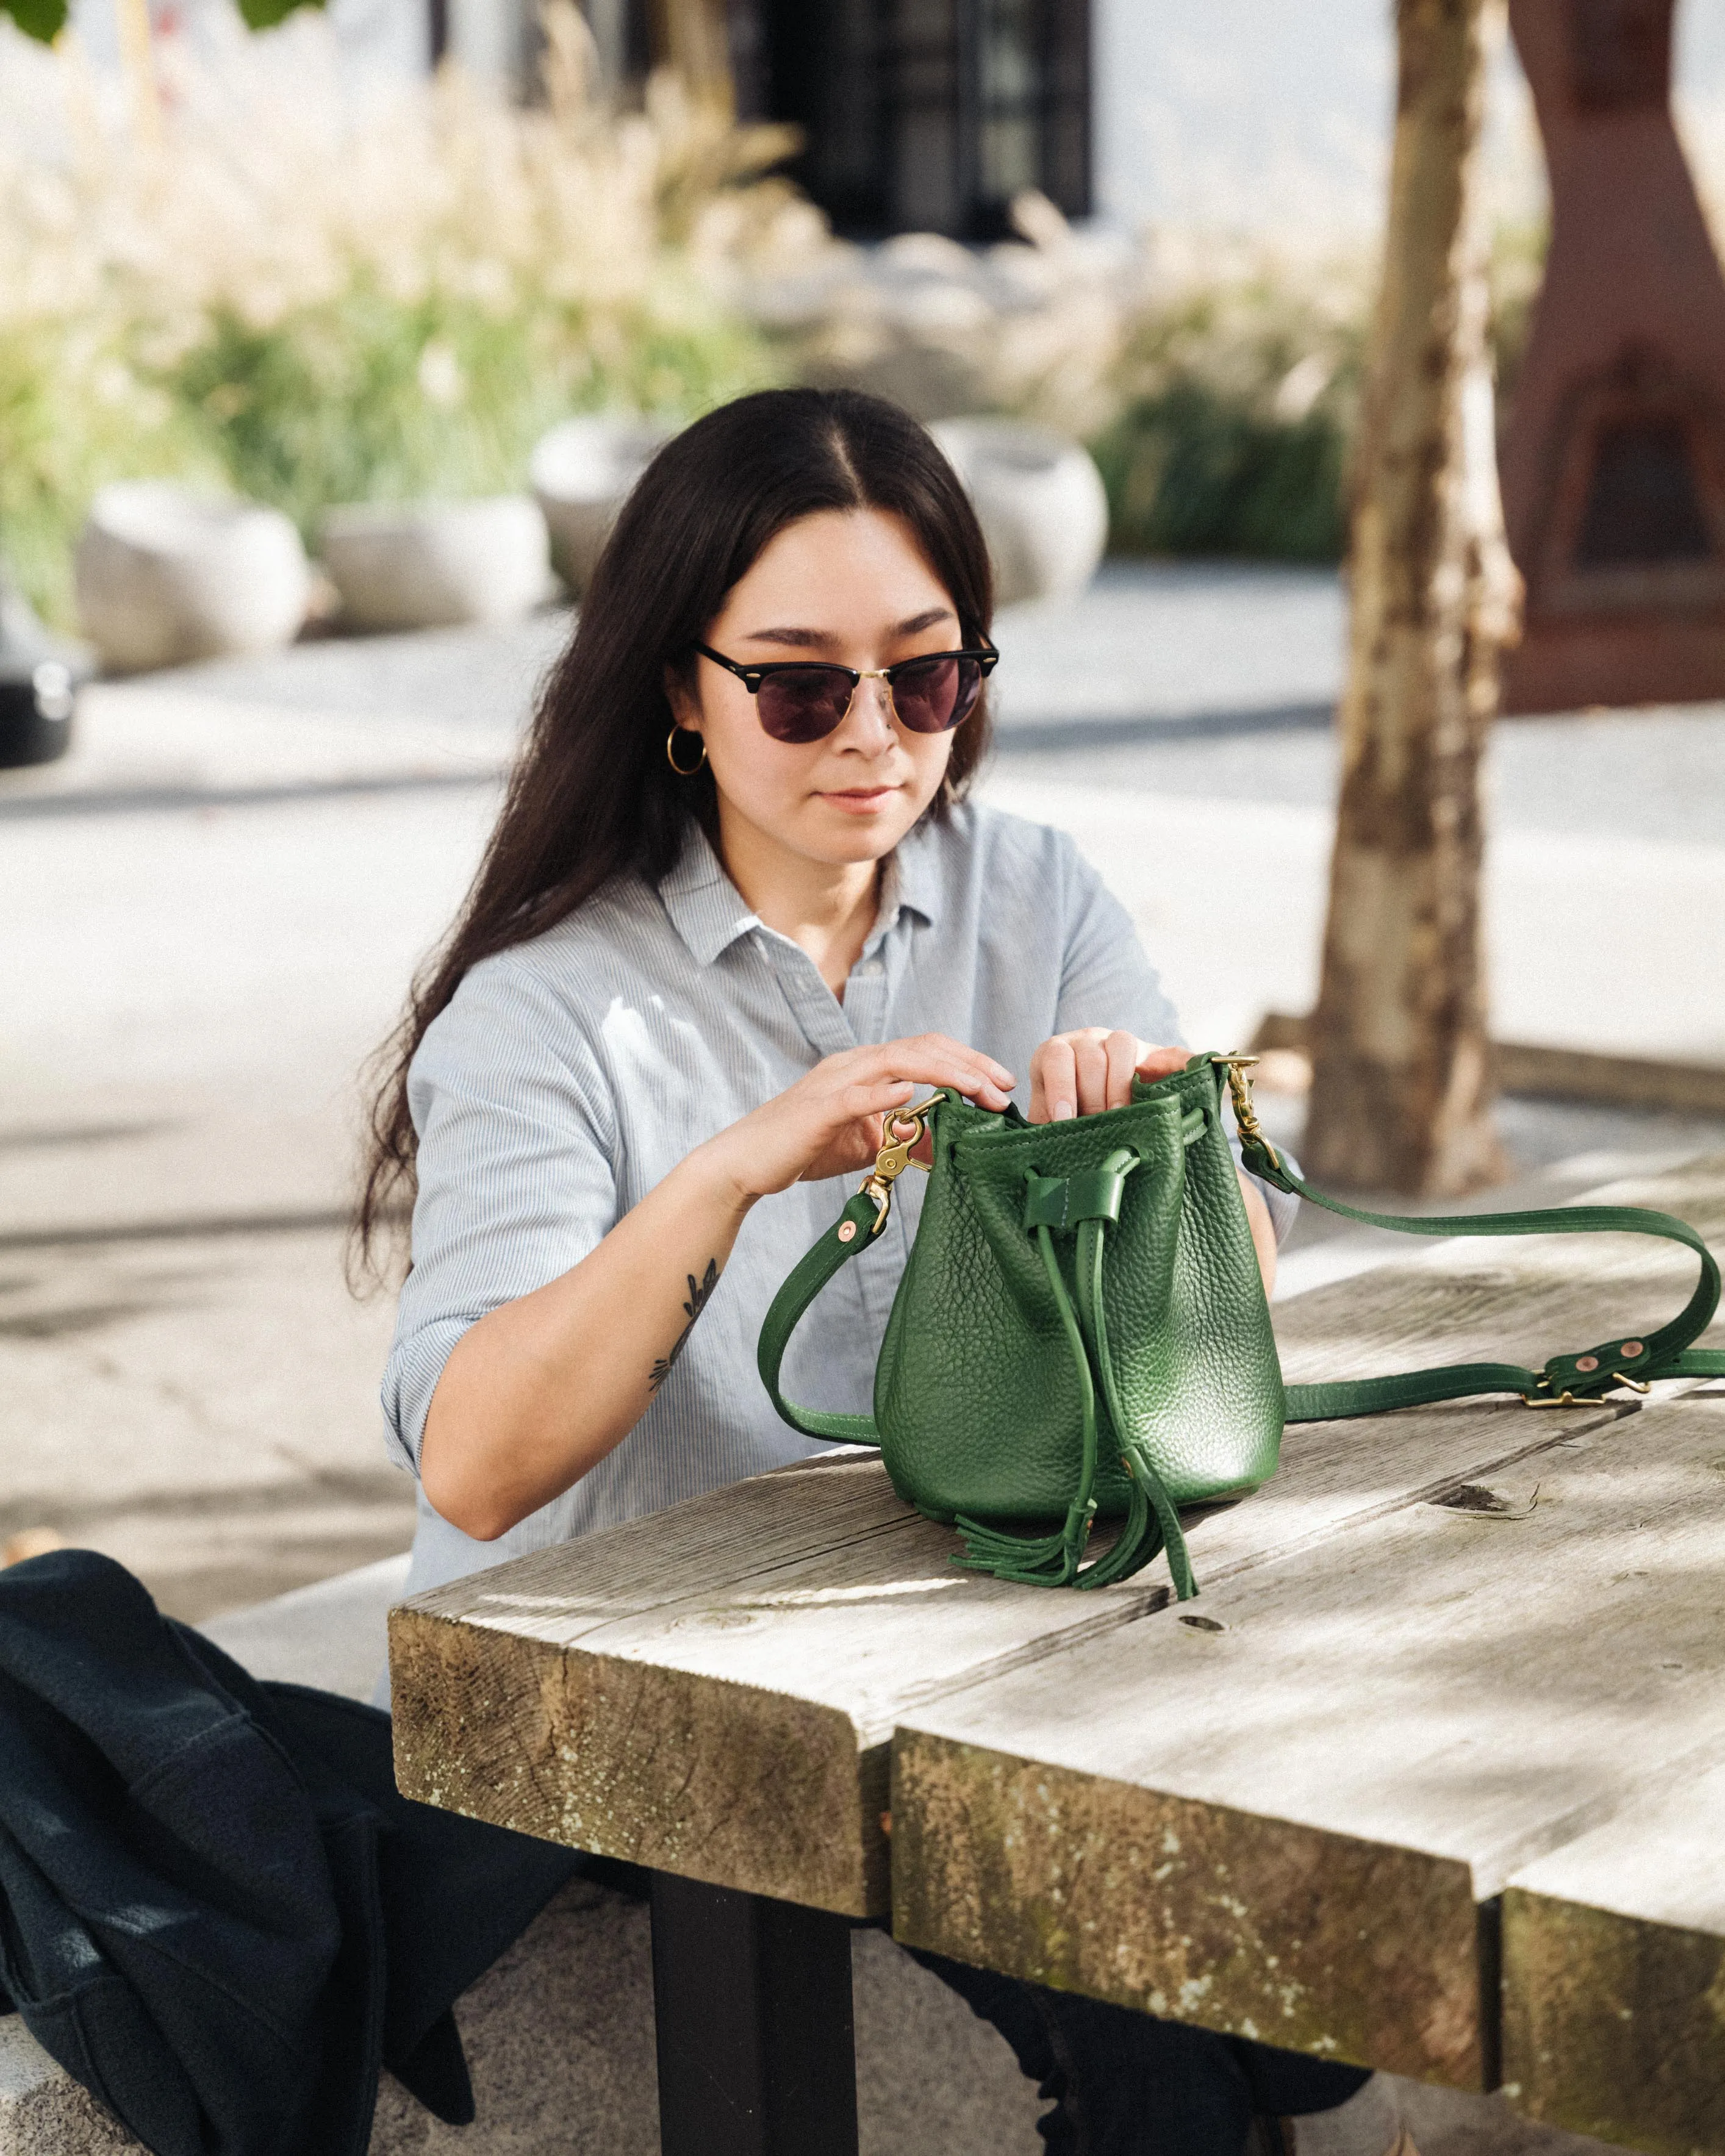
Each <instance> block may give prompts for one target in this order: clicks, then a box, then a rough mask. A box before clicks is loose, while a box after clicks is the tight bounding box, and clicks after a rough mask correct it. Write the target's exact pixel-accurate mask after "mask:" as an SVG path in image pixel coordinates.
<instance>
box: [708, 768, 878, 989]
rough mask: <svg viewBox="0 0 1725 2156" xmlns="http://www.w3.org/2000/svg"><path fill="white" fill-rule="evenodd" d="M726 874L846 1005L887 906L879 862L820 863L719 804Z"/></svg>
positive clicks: (720, 839) (720, 834)
mask: <svg viewBox="0 0 1725 2156" xmlns="http://www.w3.org/2000/svg"><path fill="white" fill-rule="evenodd" d="M719 851H720V854H721V857H722V859H723V860H724V864H725V871H726V875H728V876H729V877H730V878H731V880H732V883H734V884H735V885H737V890H738V891H740V892H741V893H742V896H743V897H744V899H745V900H747V902H748V904H749V906H751V907H752V909H753V911H755V912H757V913H758V914H759V915H760V916H761V918H762V921H765V922H766V924H767V926H768V927H769V928H776V929H777V930H778V932H779V934H780V935H781V936H788V937H790V939H791V941H792V942H793V943H796V944H799V945H800V946H801V947H802V948H803V950H805V951H806V952H808V953H809V957H811V958H813V959H814V962H815V964H816V966H817V967H819V969H820V977H821V978H822V979H823V980H824V982H825V983H826V984H827V986H828V987H829V988H830V989H831V990H832V992H833V993H834V995H835V996H837V997H838V998H839V1001H840V1002H841V1003H842V1002H843V1001H844V998H845V982H846V981H847V980H848V979H849V978H850V969H851V968H852V967H853V966H855V963H856V962H857V960H858V959H859V958H860V957H861V956H862V948H863V946H864V944H865V943H866V942H868V940H869V931H870V929H871V928H872V927H874V925H875V914H876V912H877V911H878V910H879V906H880V863H879V862H878V861H839V862H831V861H814V860H809V859H808V857H807V856H806V855H802V854H794V853H792V852H790V851H789V850H788V849H787V848H785V847H783V846H782V845H780V844H778V843H777V841H775V840H774V839H772V838H770V837H768V834H767V833H765V832H764V831H762V830H760V829H757V827H756V826H755V825H753V824H750V823H749V822H747V820H746V819H744V818H742V817H740V816H737V815H736V814H729V813H727V804H726V803H725V802H724V801H723V800H722V799H721V802H720V803H719Z"/></svg>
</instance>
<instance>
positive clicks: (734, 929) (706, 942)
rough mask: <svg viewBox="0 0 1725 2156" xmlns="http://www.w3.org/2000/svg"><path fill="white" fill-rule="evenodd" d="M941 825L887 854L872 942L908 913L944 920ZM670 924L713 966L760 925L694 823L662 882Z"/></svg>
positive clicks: (924, 828) (912, 834)
mask: <svg viewBox="0 0 1725 2156" xmlns="http://www.w3.org/2000/svg"><path fill="white" fill-rule="evenodd" d="M938 844H939V831H938V827H937V826H936V825H934V824H930V823H928V822H926V821H925V822H923V823H921V824H917V825H916V827H915V828H914V829H911V830H910V831H907V832H906V834H905V835H904V837H903V838H902V839H900V841H899V843H898V845H897V846H896V849H895V850H894V851H893V852H892V853H891V854H890V855H888V856H887V860H886V874H885V875H884V876H883V877H882V878H881V885H880V912H879V913H878V914H877V915H876V916H875V927H874V929H873V930H872V931H871V932H870V937H869V941H870V943H872V942H874V941H875V938H876V937H879V936H881V935H883V934H884V933H885V932H886V931H887V930H888V929H890V928H892V927H896V924H897V921H898V919H899V916H900V915H901V914H902V913H905V912H907V911H908V912H911V913H915V914H919V915H920V916H922V919H923V920H924V921H927V923H928V925H929V926H930V927H935V926H937V924H938V922H939V920H940V872H939V866H938V864H937V860H936V859H935V850H936V848H937V846H938ZM659 896H660V898H661V900H663V901H664V904H665V911H666V912H667V913H668V914H669V915H670V921H671V926H672V927H674V928H675V930H676V932H677V933H678V935H680V937H682V939H683V941H684V942H685V943H686V944H687V945H688V947H689V952H690V955H691V957H693V958H694V960H695V961H696V964H697V965H701V966H710V965H711V964H712V962H713V961H714V959H716V957H720V956H721V953H722V952H726V951H728V950H729V949H730V947H731V946H732V944H733V943H734V942H736V941H737V937H739V936H744V935H747V932H749V930H750V929H752V928H758V927H761V926H762V922H761V916H759V915H758V914H757V913H754V912H752V911H750V909H749V906H748V904H747V901H746V900H745V899H744V897H743V896H742V892H741V891H738V889H737V885H735V884H734V883H732V880H731V879H730V877H729V876H727V875H726V873H725V870H724V866H723V865H722V863H721V861H720V860H719V857H718V855H716V853H715V852H714V851H713V848H712V843H711V840H710V839H708V837H707V835H706V832H705V831H704V830H702V829H701V826H700V824H696V823H693V822H691V824H690V826H689V830H688V835H687V837H686V838H685V839H684V842H683V850H682V852H681V854H680V855H679V856H678V859H677V865H676V866H675V868H674V869H672V870H671V871H670V874H669V875H666V876H665V877H664V878H663V879H662V880H660V885H659Z"/></svg>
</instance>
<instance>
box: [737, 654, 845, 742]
mask: <svg viewBox="0 0 1725 2156" xmlns="http://www.w3.org/2000/svg"><path fill="white" fill-rule="evenodd" d="M850 696H851V681H850V675H848V674H847V673H846V672H845V670H844V669H843V668H842V667H839V666H793V667H791V668H790V669H788V670H787V671H786V672H785V673H783V674H769V675H768V676H767V678H766V680H764V681H762V684H761V688H760V693H759V695H758V696H757V698H756V700H755V701H756V704H757V708H758V709H759V711H760V714H761V724H762V726H764V727H765V728H766V730H767V731H768V733H769V734H771V735H772V737H773V739H774V741H782V742H817V741H824V739H825V738H826V737H827V736H828V735H829V733H831V732H832V731H833V730H834V727H836V726H838V724H839V721H840V720H841V719H842V718H843V717H844V716H845V712H846V711H848V710H849V709H850Z"/></svg>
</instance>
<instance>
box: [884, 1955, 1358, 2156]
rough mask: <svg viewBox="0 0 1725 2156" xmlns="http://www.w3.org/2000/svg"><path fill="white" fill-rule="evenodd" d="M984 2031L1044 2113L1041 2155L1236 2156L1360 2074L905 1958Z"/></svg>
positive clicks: (1335, 2099)
mask: <svg viewBox="0 0 1725 2156" xmlns="http://www.w3.org/2000/svg"><path fill="white" fill-rule="evenodd" d="M911 1958H912V1959H913V1960H915V1961H917V1962H920V1963H922V1967H923V1968H924V1969H928V1970H929V1971H931V1972H932V1974H934V1975H936V1976H937V1977H938V1978H939V1979H941V1981H942V1984H948V1985H950V1986H951V1987H952V1989H953V1990H954V1991H956V1992H957V1994H958V1996H959V1997H960V1998H961V1999H963V2001H964V2002H965V2004H966V2005H968V2007H969V2008H970V2010H971V2011H972V2013H973V2014H976V2015H979V2016H980V2017H981V2019H982V2020H984V2021H988V2022H992V2023H993V2025H994V2027H995V2028H997V2029H998V2030H999V2031H1000V2033H1001V2035H1003V2036H1004V2038H1005V2039H1006V2040H1007V2042H1008V2043H1009V2044H1010V2045H1011V2046H1012V2048H1013V2051H1014V2055H1015V2056H1016V2057H1017V2059H1018V2062H1019V2066H1020V2068H1021V2069H1022V2070H1023V2071H1024V2073H1025V2074H1026V2075H1028V2076H1029V2078H1030V2079H1031V2080H1032V2081H1034V2082H1036V2083H1038V2085H1039V2087H1040V2092H1041V2094H1042V2096H1043V2097H1044V2098H1045V2100H1047V2101H1048V2102H1050V2103H1051V2104H1052V2105H1053V2109H1052V2110H1050V2111H1049V2112H1045V2114H1044V2115H1043V2117H1042V2118H1041V2119H1040V2121H1039V2122H1038V2127H1037V2130H1038V2132H1039V2133H1040V2134H1041V2136H1042V2138H1043V2141H1044V2143H1045V2144H1046V2146H1047V2148H1048V2149H1049V2152H1050V2156H1241V2152H1242V2151H1243V2150H1244V2149H1245V2146H1246V2137H1247V2134H1248V2133H1249V2131H1250V2127H1251V2123H1252V2120H1253V2118H1254V2117H1256V2116H1268V2117H1295V2116H1297V2115H1298V2114H1299V2113H1300V2112H1308V2111H1328V2110H1331V2109H1332V2107H1334V2106H1335V2105H1337V2104H1338V2103H1346V2102H1347V2101H1348V2098H1349V2097H1351V2096H1353V2095H1354V2094H1355V2093H1356V2092H1357V2091H1358V2090H1359V2089H1361V2088H1363V2087H1364V2086H1365V2084H1366V2082H1368V2081H1369V2080H1370V2079H1371V2076H1370V2074H1369V2073H1368V2072H1367V2071H1365V2070H1364V2069H1363V2067H1359V2066H1332V2065H1331V2064H1329V2063H1328V2062H1327V2061H1324V2060H1322V2059H1312V2058H1307V2057H1306V2056H1303V2055H1302V2054H1301V2053H1299V2052H1297V2051H1276V2050H1275V2049H1274V2048H1272V2046H1270V2045H1268V2044H1254V2043H1249V2042H1248V2041H1247V2040H1246V2039H1245V2037H1243V2036H1218V2035H1213V2034H1212V2033H1211V2032H1210V2031H1209V2030H1207V2029H1194V2028H1191V2027H1189V2025H1186V2024H1185V2023H1183V2022H1178V2021H1158V2020H1155V2019H1154V2018H1153V2016H1152V2015H1147V2014H1138V2013H1134V2012H1132V2011H1131V2010H1128V2009H1127V2008H1126V2007H1123V2006H1110V2005H1105V2004H1104V2003H1103V2002H1102V2001H1101V2000H1100V1999H1080V1998H1077V1997H1076V1996H1075V1995H1074V1994H1071V1993H1070V1992H1064V1991H1050V1990H1046V1989H1044V1988H1043V1986H1042V1985H1040V1984H1021V1983H1019V1982H1018V1981H1017V1980H1016V1979H1014V1978H1012V1977H1007V1976H996V1975H995V1974H993V1971H992V1970H989V1969H972V1968H970V1967H968V1965H967V1964H966V1963H963V1962H956V1961H947V1960H946V1959H945V1958H943V1957H942V1955H939V1954H930V1953H916V1951H915V1950H914V1949H912V1950H911Z"/></svg>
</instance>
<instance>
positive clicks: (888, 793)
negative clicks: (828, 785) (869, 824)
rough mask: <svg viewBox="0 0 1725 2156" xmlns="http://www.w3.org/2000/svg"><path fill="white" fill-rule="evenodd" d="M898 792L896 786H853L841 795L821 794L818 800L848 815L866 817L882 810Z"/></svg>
mask: <svg viewBox="0 0 1725 2156" xmlns="http://www.w3.org/2000/svg"><path fill="white" fill-rule="evenodd" d="M898 790H899V789H898V788H897V787H896V786H855V787H851V788H848V789H847V790H846V791H845V793H823V794H822V795H821V797H820V798H821V799H822V800H823V801H830V802H831V803H832V804H833V806H834V808H842V809H844V810H845V813H846V814H849V815H852V816H866V815H869V814H870V813H871V812H872V811H873V810H875V809H876V808H885V807H886V803H888V802H889V801H891V798H892V797H893V796H894V794H896V793H897V792H898Z"/></svg>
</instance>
